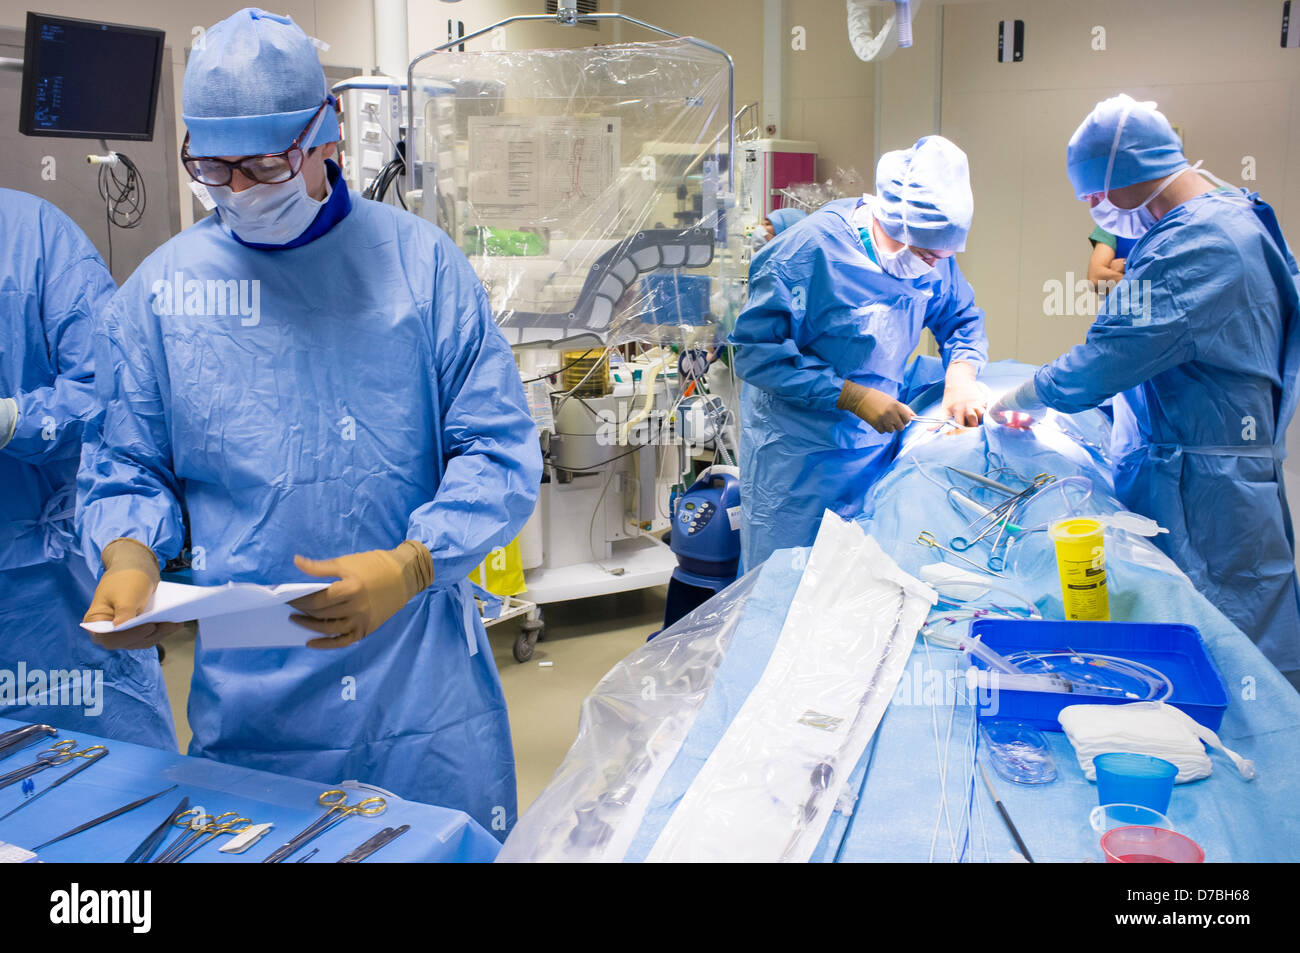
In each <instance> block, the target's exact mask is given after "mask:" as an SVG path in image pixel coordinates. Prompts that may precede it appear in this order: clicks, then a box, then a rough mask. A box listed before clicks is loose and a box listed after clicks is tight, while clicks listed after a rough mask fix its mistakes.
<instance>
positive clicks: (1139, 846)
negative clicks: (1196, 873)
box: [1101, 827, 1205, 864]
mask: <svg viewBox="0 0 1300 953" xmlns="http://www.w3.org/2000/svg"><path fill="white" fill-rule="evenodd" d="M1101 849H1102V851H1103V853H1105V855H1106V863H1108V864H1201V863H1204V862H1205V851H1203V850H1202V849H1201V845H1200V844H1198V843H1196V841H1194V840H1192V839H1191V838H1190V837H1184V836H1183V835H1182V834H1179V833H1177V832H1176V831H1171V830H1166V829H1164V828H1162V827H1116V828H1113V829H1112V830H1109V831H1107V832H1106V833H1105V834H1102V835H1101Z"/></svg>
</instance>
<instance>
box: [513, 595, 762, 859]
mask: <svg viewBox="0 0 1300 953" xmlns="http://www.w3.org/2000/svg"><path fill="white" fill-rule="evenodd" d="M760 572H761V571H760V570H754V571H753V572H750V573H748V574H746V575H745V576H743V577H742V578H740V579H739V580H737V581H736V582H734V583H733V584H732V585H730V586H729V587H727V588H726V589H724V590H723V591H722V592H720V593H719V594H718V595H716V596H714V597H713V598H712V599H710V600H709V601H707V602H705V603H704V604H703V605H702V606H700V607H699V608H697V609H696V610H695V611H694V612H691V613H689V614H688V615H686V616H684V617H683V618H682V619H679V620H678V621H677V622H676V623H675V624H674V625H673V626H671V627H670V628H668V629H666V630H665V631H664V632H662V633H660V634H659V635H658V636H657V637H656V638H655V639H653V640H652V641H650V642H647V643H646V644H645V645H644V646H642V647H641V648H640V649H638V650H637V651H635V652H633V653H632V654H631V655H629V656H628V657H627V658H625V659H624V660H623V661H621V662H619V663H618V664H617V665H615V666H614V667H613V668H612V669H610V671H609V673H608V674H607V675H605V677H604V678H602V679H601V680H600V682H599V683H598V684H597V685H596V687H595V688H594V689H593V690H592V692H591V694H590V695H588V696H587V698H586V700H584V701H583V703H582V713H581V716H580V718H579V721H578V737H577V739H576V740H575V741H574V743H573V746H572V747H571V748H570V749H569V753H568V755H567V756H566V757H565V759H564V762H563V763H562V764H561V765H560V767H559V769H558V770H557V771H556V772H555V776H554V777H553V778H552V779H551V783H550V784H549V785H547V787H546V790H545V791H543V792H542V793H541V795H540V796H539V797H538V799H537V800H536V801H534V802H533V804H532V806H531V807H529V809H528V810H527V812H525V814H524V815H523V816H522V817H521V818H520V819H519V822H518V823H517V824H516V825H515V828H514V830H513V831H511V833H510V837H509V839H508V840H507V841H506V843H505V846H504V847H503V848H502V851H501V854H500V856H499V857H498V860H501V861H599V860H618V859H620V858H621V857H622V856H623V854H624V853H625V852H626V850H627V846H628V843H629V842H630V840H631V837H632V836H633V835H634V834H635V832H636V829H637V826H638V825H639V822H640V818H641V816H642V815H643V814H644V812H645V808H646V805H647V804H648V802H649V799H650V797H651V796H652V795H653V793H654V790H655V788H656V786H657V785H658V782H659V780H660V779H661V778H662V777H663V775H664V773H665V772H666V771H667V769H668V766H669V764H670V763H671V762H672V760H673V758H674V756H675V755H676V753H677V751H678V750H679V749H680V747H681V744H682V740H683V739H684V738H685V737H686V733H687V731H689V729H690V727H691V725H692V724H693V722H694V720H695V716H696V714H698V712H699V710H700V706H701V705H703V703H704V700H705V698H706V697H707V696H708V694H709V690H710V689H711V688H712V687H713V680H714V675H715V674H716V673H717V670H718V666H719V665H720V664H721V662H722V660H723V658H724V656H725V654H726V651H727V648H728V647H729V646H730V644H731V640H732V637H733V636H734V635H735V634H736V630H737V628H738V627H739V625H740V620H741V618H742V617H743V615H744V611H745V608H746V606H747V604H748V603H749V601H750V598H751V596H752V595H753V593H754V591H755V587H756V584H757V582H758V580H759V577H760Z"/></svg>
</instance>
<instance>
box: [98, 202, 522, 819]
mask: <svg viewBox="0 0 1300 953" xmlns="http://www.w3.org/2000/svg"><path fill="white" fill-rule="evenodd" d="M351 202H352V209H351V211H350V212H349V213H348V214H347V216H346V217H345V218H343V219H342V221H340V222H338V223H337V224H336V225H334V226H333V227H332V228H331V229H330V230H329V231H328V232H326V233H325V234H324V235H322V236H320V237H319V238H316V239H315V240H314V241H312V242H310V243H309V244H306V245H302V246H301V247H297V248H285V249H277V250H259V249H255V248H248V247H245V246H243V245H241V244H239V243H237V242H236V241H234V240H233V239H232V238H231V236H230V235H229V234H228V233H226V232H225V231H224V230H223V229H222V227H221V225H220V223H219V222H218V221H217V218H216V217H215V216H212V217H209V218H207V219H205V220H203V221H201V222H199V223H198V224H196V225H194V226H193V227H191V228H188V229H186V230H185V231H184V232H182V233H181V234H180V235H177V236H176V237H175V238H173V239H172V240H171V241H169V242H167V243H166V244H165V245H163V246H162V247H161V248H159V249H158V250H157V251H155V252H154V253H153V254H152V255H150V256H149V258H147V259H146V260H145V261H144V263H143V264H142V265H141V266H140V268H139V269H138V270H137V271H136V272H135V274H133V275H132V276H131V278H130V279H129V280H128V281H127V282H126V283H125V284H124V285H123V286H122V289H121V291H120V292H118V294H117V296H116V297H115V298H114V299H113V302H112V303H111V304H110V306H109V307H108V309H107V312H106V314H105V316H104V320H103V322H102V324H101V327H100V332H99V334H98V335H97V340H96V360H97V362H98V364H99V366H100V367H104V368H112V371H111V372H109V373H105V374H101V375H100V377H99V382H100V385H101V387H100V389H101V393H102V397H103V400H104V403H105V406H106V410H105V416H104V431H103V439H102V441H101V442H100V444H99V445H98V446H97V447H96V448H95V451H94V454H93V459H92V460H91V462H90V463H88V464H87V465H84V466H83V468H82V472H81V477H80V481H79V496H80V502H81V508H80V510H79V515H80V519H79V525H80V527H81V530H82V533H83V535H84V537H85V542H86V547H87V550H88V552H90V553H91V554H92V555H93V554H95V553H97V552H98V551H99V549H100V547H102V546H104V545H105V544H106V543H108V542H109V541H110V540H112V539H114V538H115V537H119V536H128V537H130V538H133V539H137V540H139V541H140V542H142V543H144V544H145V545H147V546H149V547H150V548H152V549H153V550H154V552H155V553H157V554H159V555H160V556H162V557H170V556H174V555H175V554H176V553H177V552H178V551H179V550H180V548H181V546H182V542H183V539H184V537H185V531H186V527H187V526H188V530H189V536H190V542H191V546H192V556H193V571H194V582H195V583H196V584H199V585H217V584H221V583H225V582H228V581H236V582H256V583H281V582H297V581H306V580H307V579H308V578H309V577H306V576H304V575H303V574H302V573H300V572H299V571H298V570H297V569H296V568H295V567H294V564H293V556H294V554H295V553H299V554H302V555H305V556H309V557H313V558H327V557H331V556H336V555H340V554H344V553H352V552H358V551H363V550H371V549H389V548H391V547H394V546H396V545H398V544H399V543H401V542H402V541H403V540H405V539H415V540H419V541H420V542H422V543H424V545H425V546H427V547H428V548H429V551H430V552H431V553H432V554H433V565H434V581H433V583H432V585H431V586H430V587H429V588H427V589H426V590H424V591H422V592H421V593H419V594H418V595H416V597H415V598H413V599H412V600H411V601H410V602H409V603H407V605H406V606H405V607H404V608H403V609H402V610H401V611H400V612H398V613H397V614H396V615H395V616H393V617H392V618H391V619H389V620H388V621H387V622H386V623H385V624H384V625H382V626H381V627H380V628H379V629H377V630H376V631H375V632H373V633H372V634H370V635H369V636H368V637H366V638H365V639H363V640H361V641H360V642H358V643H356V644H354V645H352V646H350V647H347V648H343V649H334V650H317V649H308V648H277V649H264V650H252V649H226V650H215V649H213V650H210V649H206V648H204V646H203V631H202V625H201V624H200V627H199V644H198V649H197V652H196V655H195V671H194V680H193V684H192V688H191V693H190V702H189V720H190V725H191V727H192V728H193V731H194V740H193V742H192V743H191V745H190V754H192V755H198V756H202V757H209V758H214V759H216V760H218V761H224V762H229V763H233V764H239V765H244V766H246V767H249V768H259V769H262V770H266V771H274V772H279V773H282V774H287V775H291V776H294V777H301V778H307V779H310V780H315V781H320V782H321V783H322V784H332V783H335V782H337V781H341V780H345V779H358V780H361V781H363V782H368V783H371V784H375V785H378V786H380V787H383V788H387V789H388V790H390V791H392V792H394V793H396V794H398V795H400V796H402V797H405V798H409V799H412V800H419V801H424V802H427V803H432V804H438V805H441V806H445V807H451V808H458V809H460V810H464V811H466V812H468V813H469V814H471V815H472V816H473V817H474V818H475V819H476V820H478V821H479V823H481V824H482V825H483V826H484V827H485V828H487V829H488V830H490V831H492V832H493V833H494V834H496V835H497V836H498V837H504V836H505V833H506V831H507V829H508V828H509V827H510V826H512V825H513V822H514V817H515V773H514V757H513V754H512V750H511V742H510V728H509V722H508V720H507V717H506V705H505V698H504V696H503V694H502V691H501V682H500V677H499V675H498V673H497V670H496V665H495V663H494V661H493V658H492V651H491V649H490V647H489V644H488V640H487V634H486V632H485V631H484V629H483V625H482V622H481V621H480V619H479V616H478V613H477V612H476V611H475V608H474V604H473V601H472V593H471V592H470V589H469V584H468V582H467V580H466V577H467V575H468V574H469V572H470V571H471V570H472V569H473V568H474V567H475V566H476V565H477V564H478V563H479V562H481V561H482V559H483V558H484V556H485V555H486V554H487V553H488V552H489V551H490V550H491V549H493V548H494V547H496V546H503V545H505V544H506V543H508V542H509V541H510V540H511V539H512V538H513V537H514V536H515V534H516V533H517V532H518V531H519V529H520V528H521V527H522V526H523V524H524V522H525V520H526V519H527V518H528V515H529V514H530V513H531V512H532V509H533V505H534V503H535V502H536V498H537V490H538V481H539V478H540V475H541V453H540V449H539V446H538V438H537V431H536V428H535V427H534V425H533V422H532V419H531V417H530V416H529V414H528V410H527V405H526V403H525V400H524V394H523V387H522V385H521V383H520V380H519V374H518V371H517V370H516V366H515V363H514V359H513V356H512V355H511V352H510V347H509V345H508V344H507V342H506V340H505V338H504V336H503V335H502V334H501V332H500V331H499V330H498V328H497V327H496V324H495V323H494V321H493V318H492V312H491V310H490V308H489V306H488V301H487V296H486V294H485V293H484V290H483V286H482V284H481V283H480V281H479V279H478V277H477V276H476V275H475V274H474V271H473V270H472V269H471V268H470V265H469V262H468V261H466V259H465V256H464V255H462V254H461V253H460V251H459V250H458V249H457V248H456V247H455V245H454V244H453V243H452V242H451V241H450V239H448V238H447V236H446V235H445V234H443V233H442V232H441V231H440V230H438V229H437V228H436V227H434V226H433V225H431V224H429V223H428V222H425V221H424V220H422V219H420V218H417V217H416V216H414V215H411V214H409V213H407V212H404V211H401V210H399V209H395V208H393V207H391V206H388V205H381V204H379V203H377V202H371V201H368V200H364V199H362V198H361V197H360V196H359V195H357V194H355V193H353V194H352V196H351ZM88 454H89V451H88ZM303 635H304V641H305V640H306V638H308V637H310V633H308V632H306V631H305V630H304V632H303Z"/></svg>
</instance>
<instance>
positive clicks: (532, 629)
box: [514, 609, 546, 662]
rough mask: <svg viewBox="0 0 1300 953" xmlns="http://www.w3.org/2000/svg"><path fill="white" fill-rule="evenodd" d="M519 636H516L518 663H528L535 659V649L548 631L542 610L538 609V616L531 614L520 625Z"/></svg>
mask: <svg viewBox="0 0 1300 953" xmlns="http://www.w3.org/2000/svg"><path fill="white" fill-rule="evenodd" d="M519 630H520V631H519V634H518V635H517V636H515V647H514V655H515V661H516V662H527V661H528V660H529V659H530V658H532V657H533V649H535V648H536V647H537V643H538V642H540V641H541V640H542V638H543V637H544V633H545V631H546V623H545V622H543V621H542V610H541V609H537V610H536V615H534V614H533V613H529V616H528V618H526V619H525V620H524V621H523V622H522V623H520V625H519Z"/></svg>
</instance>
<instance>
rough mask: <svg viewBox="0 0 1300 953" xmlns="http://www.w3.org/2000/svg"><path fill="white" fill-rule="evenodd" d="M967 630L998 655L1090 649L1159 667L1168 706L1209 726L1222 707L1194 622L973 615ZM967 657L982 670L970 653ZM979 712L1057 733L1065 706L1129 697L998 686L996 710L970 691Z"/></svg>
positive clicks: (1219, 679) (1220, 687)
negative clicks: (1170, 688)
mask: <svg viewBox="0 0 1300 953" xmlns="http://www.w3.org/2000/svg"><path fill="white" fill-rule="evenodd" d="M971 635H972V636H975V637H978V638H980V639H982V640H983V642H984V644H985V645H987V646H988V647H989V648H991V649H993V650H994V651H995V652H998V653H999V654H1001V655H1011V654H1012V653H1014V652H1018V651H1022V650H1025V649H1028V650H1029V651H1032V652H1063V651H1066V650H1069V649H1073V650H1074V651H1076V652H1096V653H1098V654H1101V655H1114V656H1117V657H1119V658H1125V659H1130V660H1132V661H1134V662H1142V663H1144V664H1146V665H1150V666H1151V667H1152V668H1154V669H1157V670H1158V671H1160V672H1163V673H1164V674H1165V676H1166V677H1167V678H1169V679H1170V681H1172V682H1173V683H1174V693H1173V695H1172V696H1171V697H1170V698H1169V699H1168V702H1169V704H1170V705H1173V706H1174V707H1175V708H1178V709H1181V710H1182V711H1185V712H1186V713H1187V714H1189V715H1191V716H1192V717H1193V718H1195V719H1196V720H1197V721H1198V722H1200V723H1201V724H1202V725H1204V726H1205V727H1207V728H1209V729H1211V730H1212V731H1218V730H1219V725H1220V724H1222V723H1223V713H1224V712H1225V711H1227V710H1228V689H1227V686H1226V685H1224V683H1223V676H1222V675H1220V674H1219V670H1218V668H1216V667H1215V665H1214V661H1213V660H1212V659H1211V658H1210V653H1209V651H1208V650H1207V649H1206V647H1205V641H1204V640H1203V639H1202V638H1201V633H1200V632H1198V631H1197V630H1196V627H1195V626H1191V625H1186V624H1184V623H1165V622H1059V621H1050V620H1045V619H1044V620H1039V619H1028V620H1019V619H978V620H976V622H975V623H974V624H973V625H972V626H971ZM971 663H972V664H973V665H975V666H976V667H978V668H987V667H988V666H986V665H985V664H984V663H983V662H982V661H980V660H979V659H978V658H975V657H974V656H972V657H971ZM977 699H978V701H977V704H978V706H979V710H978V714H979V717H981V718H984V717H996V718H1011V719H1015V720H1017V721H1023V722H1026V723H1028V724H1031V725H1034V726H1035V727H1037V728H1041V729H1043V730H1044V731H1060V730H1061V723H1060V722H1059V721H1058V720H1057V716H1058V715H1060V713H1061V709H1063V708H1065V707H1067V706H1069V705H1123V704H1126V703H1128V702H1129V701H1131V699H1123V698H1116V699H1111V698H1107V697H1105V696H1098V695H1074V694H1058V693H1055V692H1016V691H1005V690H1000V691H999V692H998V697H997V710H996V711H991V710H990V709H991V707H992V706H991V705H988V704H985V703H984V701H985V700H984V698H983V697H981V696H980V695H979V694H977Z"/></svg>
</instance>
